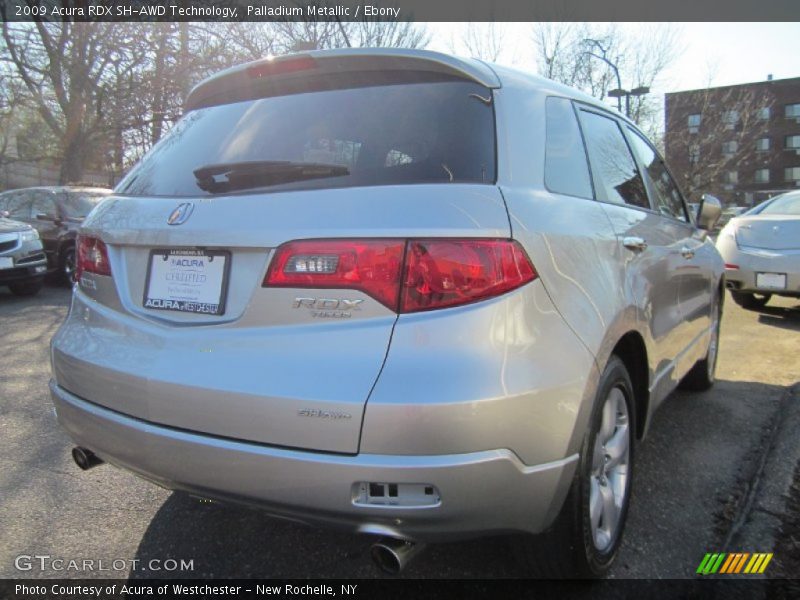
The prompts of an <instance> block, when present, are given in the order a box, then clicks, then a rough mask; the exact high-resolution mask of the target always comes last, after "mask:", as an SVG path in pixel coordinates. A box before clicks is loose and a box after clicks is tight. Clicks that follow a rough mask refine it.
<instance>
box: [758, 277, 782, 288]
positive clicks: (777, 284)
mask: <svg viewBox="0 0 800 600" xmlns="http://www.w3.org/2000/svg"><path fill="white" fill-rule="evenodd" d="M756 287H757V288H759V289H763V290H785V289H786V273H756Z"/></svg>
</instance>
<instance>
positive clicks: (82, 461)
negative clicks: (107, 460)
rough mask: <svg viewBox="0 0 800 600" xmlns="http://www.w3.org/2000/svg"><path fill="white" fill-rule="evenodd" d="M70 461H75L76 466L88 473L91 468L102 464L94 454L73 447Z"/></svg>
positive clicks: (78, 447) (84, 449)
mask: <svg viewBox="0 0 800 600" xmlns="http://www.w3.org/2000/svg"><path fill="white" fill-rule="evenodd" d="M72 460H74V461H75V464H76V465H78V466H79V467H80V468H81V470H82V471H88V470H89V469H91V468H93V467H96V466H98V465H102V464H103V461H102V460H100V459H99V458H97V456H96V455H95V453H94V452H92V451H91V450H87V449H86V448H81V447H80V446H75V447H74V448H73V449H72Z"/></svg>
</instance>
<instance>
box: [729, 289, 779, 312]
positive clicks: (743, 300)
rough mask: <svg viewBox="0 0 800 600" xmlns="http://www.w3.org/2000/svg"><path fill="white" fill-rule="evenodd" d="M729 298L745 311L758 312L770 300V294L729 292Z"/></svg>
mask: <svg viewBox="0 0 800 600" xmlns="http://www.w3.org/2000/svg"><path fill="white" fill-rule="evenodd" d="M731 297H732V298H733V301H734V302H736V304H738V305H739V306H741V307H742V308H746V309H747V310H758V309H760V308H764V307H765V306H766V305H767V302H769V299H770V298H772V294H758V293H749V292H734V291H731Z"/></svg>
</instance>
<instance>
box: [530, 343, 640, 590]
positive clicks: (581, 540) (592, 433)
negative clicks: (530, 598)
mask: <svg viewBox="0 0 800 600" xmlns="http://www.w3.org/2000/svg"><path fill="white" fill-rule="evenodd" d="M596 398H597V400H596V402H595V406H594V409H593V413H592V418H591V422H590V430H589V432H588V433H587V435H586V437H585V438H584V443H583V448H582V451H581V459H580V462H579V464H578V469H577V472H576V474H575V479H574V480H573V483H572V488H571V490H570V493H569V495H568V496H567V500H566V502H565V503H564V507H563V508H562V510H561V513H560V515H559V516H558V518H557V519H556V522H555V523H554V524H553V526H552V527H551V528H550V530H548V531H547V532H546V533H544V534H542V535H540V536H537V537H532V536H529V537H527V538H525V539H524V540H523V543H521V544H520V545H519V546H518V547H519V549H520V552H521V555H522V558H523V561H524V562H525V564H526V567H529V568H531V569H532V570H533V571H534V572H535V573H536V574H537V575H543V576H557V577H574V576H580V577H601V576H603V575H605V573H606V572H607V571H608V569H609V568H610V567H611V564H612V563H613V562H614V559H615V558H616V556H617V552H618V550H619V546H620V542H621V540H622V532H623V529H624V527H625V520H626V518H627V515H628V503H629V499H630V491H631V477H632V475H633V471H632V465H633V432H634V431H635V429H634V413H633V386H632V385H631V379H630V376H629V375H628V371H627V369H626V368H625V365H624V363H623V362H622V361H621V360H620V359H619V358H618V357H616V356H612V357H611V360H610V361H609V363H608V365H607V366H606V368H605V370H604V371H603V375H602V377H601V379H600V386H599V388H598V392H597V397H596Z"/></svg>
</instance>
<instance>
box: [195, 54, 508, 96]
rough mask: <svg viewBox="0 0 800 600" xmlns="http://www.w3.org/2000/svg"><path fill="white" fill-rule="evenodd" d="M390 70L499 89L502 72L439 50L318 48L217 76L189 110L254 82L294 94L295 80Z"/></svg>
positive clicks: (204, 86)
mask: <svg viewBox="0 0 800 600" xmlns="http://www.w3.org/2000/svg"><path fill="white" fill-rule="evenodd" d="M387 72H395V73H397V72H400V73H402V72H407V73H422V74H425V75H428V76H436V75H439V76H442V77H453V78H457V79H464V80H467V81H473V82H475V83H479V84H481V85H483V86H485V87H487V88H499V87H500V80H499V79H498V77H497V75H496V74H495V72H494V71H493V70H492V69H491V67H489V66H488V65H486V64H485V63H483V62H480V61H477V60H473V59H463V58H456V57H454V56H449V55H447V54H440V53H438V52H430V51H426V50H409V49H395V48H346V49H337V50H314V51H311V52H304V53H302V54H288V55H285V56H280V57H275V58H273V57H269V58H263V59H260V60H257V61H253V62H249V63H245V64H242V65H237V66H235V67H232V68H230V69H226V70H224V71H221V72H219V73H217V74H216V75H212V76H211V77H209V78H208V79H205V80H204V81H202V82H200V83H199V84H197V85H196V86H195V87H194V89H192V91H191V92H189V95H188V96H187V98H186V103H185V106H184V108H185V110H186V111H190V110H195V109H197V108H202V107H205V106H212V105H215V104H221V103H226V102H232V101H236V100H244V99H245V98H243V97H237V94H236V93H235V90H247V89H252V88H253V87H254V86H255V85H258V86H259V87H262V88H263V87H264V84H267V85H269V86H273V85H274V86H277V87H278V88H279V89H283V90H287V91H285V93H291V90H292V89H293V86H292V84H293V83H294V84H295V85H296V84H297V83H298V82H300V81H308V78H309V76H310V75H311V76H314V77H319V78H321V79H328V80H330V79H331V76H336V75H339V76H344V77H348V76H355V75H359V76H364V75H366V76H369V74H370V73H372V74H373V75H377V76H380V75H382V74H384V73H387ZM267 82H268V83H267ZM253 97H256V96H253Z"/></svg>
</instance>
